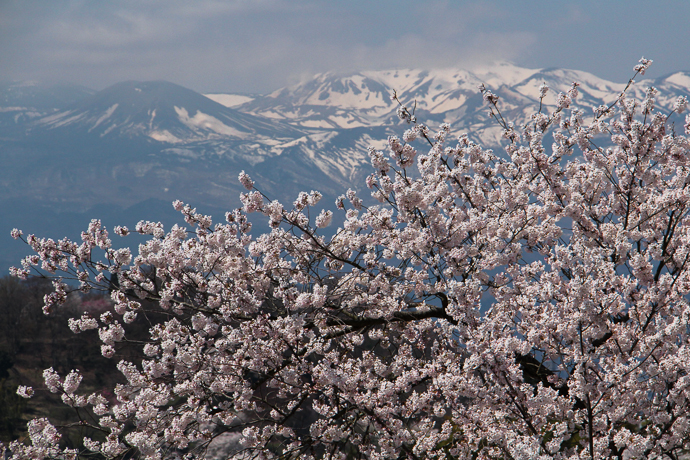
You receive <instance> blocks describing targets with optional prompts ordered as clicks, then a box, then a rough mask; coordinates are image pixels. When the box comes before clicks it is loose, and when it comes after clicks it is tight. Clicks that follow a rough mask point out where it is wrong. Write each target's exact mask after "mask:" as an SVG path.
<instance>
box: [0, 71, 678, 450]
mask: <svg viewBox="0 0 690 460" xmlns="http://www.w3.org/2000/svg"><path fill="white" fill-rule="evenodd" d="M650 63H651V61H649V60H645V59H642V60H641V61H640V64H639V65H638V66H636V67H635V71H636V74H635V76H637V75H639V74H644V72H645V70H646V69H647V67H648V66H649V65H650ZM632 83H633V80H632V79H631V81H630V83H629V84H628V87H630V85H631V84H632ZM627 89H628V88H627V87H626V90H627ZM480 90H481V92H482V94H483V96H484V99H485V101H486V103H487V105H488V107H489V110H490V115H491V116H492V117H494V118H495V119H496V122H497V123H498V124H499V126H500V127H501V129H502V130H503V134H504V136H503V138H504V142H503V146H504V150H503V151H501V152H494V151H492V150H488V149H485V148H483V147H482V146H481V145H478V144H476V143H474V142H472V141H470V139H469V137H468V135H466V134H463V135H460V136H459V138H457V140H453V141H450V140H449V137H450V127H449V126H448V125H445V124H444V125H442V126H441V127H440V129H439V130H438V131H431V130H430V128H428V127H427V126H425V125H423V124H421V123H418V122H417V120H416V119H415V116H414V113H413V111H411V110H410V109H409V108H407V107H405V106H404V105H402V104H400V107H399V110H398V114H399V115H400V117H401V118H402V119H403V120H404V121H406V122H407V123H409V129H407V130H406V131H405V132H404V134H403V135H402V137H401V138H397V137H391V138H389V139H388V149H387V150H386V151H379V150H376V149H373V148H372V149H370V151H369V154H370V157H371V163H372V166H373V170H374V172H373V173H372V174H371V176H370V177H369V178H368V179H367V186H368V187H369V189H371V194H372V196H373V198H375V199H376V200H378V202H379V204H378V205H375V206H365V205H364V203H365V202H364V201H363V200H362V199H361V198H360V197H359V196H358V195H357V193H355V192H354V191H352V190H349V191H348V192H347V193H346V194H345V195H343V196H342V197H341V198H339V199H338V200H337V202H336V207H337V209H336V210H334V211H330V210H325V209H323V210H320V209H321V208H320V207H319V205H318V203H319V200H320V198H321V195H320V194H319V193H318V192H311V193H301V194H300V195H299V196H298V197H297V199H296V200H295V201H294V203H292V204H291V205H289V206H284V205H283V204H281V203H279V202H277V201H271V200H270V199H269V198H268V197H266V196H265V195H264V194H262V193H261V191H260V190H259V189H258V188H257V186H256V185H255V184H254V182H253V181H252V180H251V178H250V177H249V176H248V175H247V174H245V173H244V172H243V173H241V174H240V177H239V180H240V181H241V183H242V184H243V185H244V186H245V187H246V188H247V189H248V192H247V193H245V194H243V195H242V197H241V198H242V203H243V207H242V208H241V209H237V210H235V211H233V212H229V213H228V214H227V215H226V216H225V217H226V222H224V223H217V224H213V222H212V219H211V217H209V216H205V215H201V214H199V213H197V212H196V211H195V209H192V208H191V207H190V206H188V205H186V204H183V203H181V202H175V203H174V206H175V208H176V209H177V210H179V211H180V212H181V213H182V215H183V216H184V220H185V222H186V226H177V225H176V226H173V227H172V228H171V229H170V230H169V231H167V232H166V231H165V230H164V228H163V225H162V224H160V223H153V222H140V223H139V224H138V225H137V227H136V232H138V233H141V234H145V235H150V238H149V239H148V240H147V241H146V243H144V244H141V245H140V246H139V250H138V255H133V254H132V252H131V251H130V250H129V249H117V250H115V249H113V248H112V243H111V240H110V236H109V234H108V232H107V231H106V229H104V228H103V227H102V226H101V224H100V222H99V221H93V222H92V223H91V225H90V226H89V228H88V230H87V231H86V232H84V233H83V234H82V241H81V242H72V241H68V240H60V241H53V240H50V239H39V238H36V237H34V236H32V235H29V236H28V237H26V238H25V241H26V242H27V243H28V244H29V245H30V246H31V247H32V248H33V249H34V250H35V252H36V255H33V256H30V257H28V258H26V259H25V260H24V261H23V268H18V269H13V273H14V274H15V275H17V276H20V277H25V276H28V275H29V274H30V273H31V272H32V271H33V270H37V271H39V272H41V273H44V274H47V275H49V276H54V278H55V279H54V286H55V291H54V292H53V293H52V294H50V295H48V296H46V298H45V312H46V313H47V314H49V313H50V312H51V311H52V310H53V309H55V308H57V307H58V306H59V305H60V304H61V302H63V301H65V299H66V298H67V296H68V293H69V291H70V290H71V289H75V288H74V287H70V286H74V285H70V284H68V282H67V281H68V280H70V279H71V280H76V281H77V282H78V283H79V286H78V289H80V290H82V291H84V292H86V291H88V290H90V289H109V290H111V291H112V300H113V302H114V308H113V311H112V312H106V313H104V314H102V315H100V317H94V316H90V315H88V314H85V315H84V316H82V317H81V318H75V319H73V320H71V321H70V327H71V328H72V330H73V331H74V332H75V333H81V332H83V331H87V330H89V329H97V330H98V334H99V336H100V339H101V341H102V347H101V351H102V354H103V356H104V357H106V358H111V359H118V358H117V355H118V350H119V347H120V346H121V344H122V343H123V342H125V341H127V340H128V336H127V327H128V325H129V324H130V323H132V322H134V321H141V320H143V319H144V318H145V317H146V316H147V314H148V313H149V311H152V310H159V311H163V312H167V317H166V318H167V319H166V320H165V321H161V322H158V323H155V324H153V325H152V327H151V329H150V335H149V337H148V338H147V340H146V341H145V343H143V344H142V346H143V353H144V354H145V358H144V359H142V361H141V362H140V363H131V362H126V361H120V362H119V364H118V369H119V370H120V372H122V374H123V375H124V377H125V378H126V381H127V383H126V384H122V385H118V386H117V387H116V388H115V389H114V394H115V395H116V400H107V399H106V398H104V397H103V396H102V395H101V394H100V393H94V394H87V393H83V392H80V391H79V384H80V381H81V378H82V377H81V374H80V371H79V370H74V371H72V372H71V373H69V374H67V375H64V376H61V375H58V374H57V373H56V372H54V371H53V370H52V369H48V370H46V371H45V372H44V377H45V384H46V386H47V388H48V389H49V390H50V391H52V392H54V393H58V394H60V395H61V397H62V400H63V401H64V403H65V404H67V405H69V406H72V407H73V408H74V411H75V414H76V418H75V423H74V425H72V426H67V427H55V426H53V425H52V424H51V423H50V422H49V421H48V420H46V419H43V418H40V419H36V420H33V421H31V422H30V423H29V426H28V432H29V438H30V439H29V441H27V442H26V443H19V442H15V443H12V444H11V445H10V446H9V451H10V452H11V458H14V459H28V458H31V459H43V458H65V459H67V458H70V459H71V458H75V457H78V456H84V457H86V456H91V455H100V456H103V457H106V458H130V457H132V456H134V457H141V458H146V459H161V458H170V457H176V456H177V457H179V456H185V457H189V458H191V457H196V456H204V455H205V454H206V453H209V452H211V451H212V450H213V449H214V448H215V447H217V446H218V445H219V444H220V443H221V442H225V443H226V447H227V450H226V451H225V452H224V455H225V457H228V458H233V459H250V458H257V459H259V458H261V459H271V458H276V459H278V458H280V459H298V458H299V459H312V458H313V459H316V458H325V459H346V458H353V459H354V458H370V459H403V458H409V459H427V458H443V459H451V458H453V459H455V458H459V459H460V458H461V459H499V458H500V459H542V458H543V459H546V458H557V459H565V458H591V459H599V458H670V459H677V458H679V455H681V454H682V453H683V451H684V450H687V449H688V448H690V415H689V414H690V336H689V335H688V332H689V330H688V322H689V321H690V305H689V304H688V293H690V266H689V264H688V261H689V259H690V216H689V214H688V211H689V209H690V143H689V142H688V138H687V137H686V136H685V135H683V134H682V133H678V132H676V130H674V129H671V128H670V127H671V123H673V122H674V121H677V120H678V116H679V114H681V113H682V112H683V111H684V110H685V108H686V106H687V100H686V99H685V98H683V97H680V98H678V100H677V102H676V104H675V106H674V107H673V109H672V110H670V111H667V112H666V113H663V112H661V111H659V110H657V109H656V108H655V93H656V90H655V89H654V88H650V89H649V90H648V91H647V93H646V98H645V99H644V100H643V101H634V100H631V99H630V98H629V97H628V96H627V95H626V91H624V92H622V93H621V94H613V95H612V96H611V103H610V105H608V106H602V107H597V108H595V109H594V113H593V114H590V115H587V114H586V112H584V111H583V110H580V109H577V108H572V107H571V106H572V105H573V101H574V100H575V99H576V98H577V97H578V85H577V84H576V83H575V84H573V86H572V88H571V89H570V91H568V92H567V93H562V94H559V95H558V96H557V106H555V107H552V108H547V107H546V105H545V104H540V106H539V111H538V112H537V113H535V114H534V115H533V116H532V117H531V119H529V120H528V121H527V122H526V123H525V124H523V125H521V126H516V125H513V124H511V123H509V122H508V121H506V120H504V119H503V116H502V114H501V111H500V99H499V97H498V96H496V95H494V94H493V93H492V92H490V91H489V90H488V89H486V88H484V87H481V88H480ZM548 91H549V88H548V87H546V85H543V86H542V87H541V88H540V96H541V98H542V102H543V99H544V97H545V96H546V94H547V92H548ZM396 100H397V99H396ZM590 113H591V112H590ZM681 123H682V120H681ZM684 123H685V125H684V130H685V134H688V133H690V117H686V118H685V121H684ZM547 134H549V135H550V136H551V137H552V138H553V143H552V145H544V139H545V135H547ZM319 210H320V212H319ZM251 213H260V214H263V215H264V216H265V217H266V218H267V219H268V221H269V224H270V226H271V228H272V231H271V232H270V233H267V234H263V235H260V236H258V237H253V236H251V234H250V232H251V223H250V221H249V219H248V214H251ZM333 222H340V223H341V224H340V227H339V228H337V229H336V230H334V231H333V230H331V231H330V232H329V229H328V227H329V226H331V229H332V228H333V226H334V225H333ZM114 232H115V233H116V234H117V235H119V236H122V237H126V236H127V235H128V234H129V230H128V229H127V228H124V227H116V228H115V230H114ZM13 236H14V237H15V238H21V239H24V237H23V236H22V233H21V232H20V231H18V230H17V231H14V232H13ZM99 251H101V252H102V253H103V254H104V255H103V256H102V258H101V259H99V258H98V257H97V254H98V253H99ZM151 305H153V307H151ZM18 392H19V394H20V395H23V396H25V397H30V396H31V394H32V392H33V389H31V388H26V387H21V388H20V389H19V390H18ZM84 426H88V427H90V428H91V429H93V430H95V432H97V433H99V434H98V436H92V438H84V440H83V446H84V448H83V449H82V450H76V449H75V450H70V449H67V448H64V446H63V447H61V445H60V442H59V440H60V436H61V432H62V430H68V429H70V428H74V427H84Z"/></svg>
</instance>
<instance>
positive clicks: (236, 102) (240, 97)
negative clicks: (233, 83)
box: [204, 93, 254, 108]
mask: <svg viewBox="0 0 690 460" xmlns="http://www.w3.org/2000/svg"><path fill="white" fill-rule="evenodd" d="M204 96H206V97H207V98H209V99H211V100H212V101H214V102H217V103H219V104H221V105H224V106H225V107H231V108H234V107H238V106H240V105H242V104H246V103H247V102H251V101H253V100H254V98H253V97H251V96H245V95H244V94H224V93H211V94H204Z"/></svg>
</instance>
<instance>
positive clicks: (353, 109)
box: [0, 63, 690, 265]
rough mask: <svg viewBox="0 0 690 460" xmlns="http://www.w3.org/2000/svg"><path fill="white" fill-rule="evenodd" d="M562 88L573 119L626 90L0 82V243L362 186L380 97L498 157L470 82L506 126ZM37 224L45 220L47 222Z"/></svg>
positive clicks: (511, 72) (412, 77) (372, 76)
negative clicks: (73, 223) (18, 233)
mask: <svg viewBox="0 0 690 460" xmlns="http://www.w3.org/2000/svg"><path fill="white" fill-rule="evenodd" d="M574 81H576V82H578V83H580V87H579V90H580V91H579V92H580V96H579V97H578V100H577V101H576V105H577V106H578V107H580V108H583V109H585V111H586V113H587V111H588V110H589V109H590V108H591V107H597V106H599V105H602V104H609V103H611V102H612V101H614V100H615V99H616V97H617V95H618V93H619V92H620V91H621V90H622V89H623V88H624V86H625V84H626V83H627V81H626V80H625V78H622V79H621V82H611V81H607V80H604V79H601V78H598V77H596V76H595V75H592V74H590V73H586V72H582V71H578V70H567V69H525V68H521V67H517V66H514V65H511V64H505V63H504V64H498V65H495V66H491V67H487V68H484V69H474V70H472V71H467V70H462V69H441V70H438V69H437V70H418V69H398V70H383V71H363V72H356V73H350V74H345V75H340V74H333V73H326V74H320V75H316V76H315V77H314V78H312V79H310V80H308V81H305V82H303V83H301V84H299V85H294V86H290V87H286V88H282V89H278V90H276V91H274V92H272V93H270V94H267V95H241V94H222V93H210V94H208V95H206V96H204V95H201V94H199V93H196V92H194V91H192V90H190V89H187V88H183V87H181V86H178V85H175V84H172V83H168V82H162V81H157V82H131V81H130V82H123V83H119V84H116V85H113V86H111V87H110V88H107V89H105V90H103V91H100V92H94V91H91V90H88V89H86V88H82V87H76V86H70V85H62V86H54V87H50V86H45V85H40V84H36V83H12V84H8V85H4V86H2V85H0V161H2V165H3V168H0V204H2V203H6V204H8V205H9V204H11V205H12V206H11V209H9V210H6V211H3V212H5V215H6V216H8V217H7V219H5V220H6V226H8V225H9V226H10V227H8V229H4V228H0V234H8V232H9V229H10V228H12V226H14V225H15V224H14V223H13V218H12V216H15V215H16V216H20V217H21V216H24V217H26V216H33V217H31V220H32V221H33V222H40V221H41V218H42V217H41V216H45V215H47V214H46V211H45V209H46V206H48V207H49V209H50V211H51V212H50V213H49V214H50V215H53V214H54V215H55V216H56V217H55V218H56V219H58V220H59V216H62V215H63V214H62V213H64V212H67V211H70V212H81V211H84V210H86V209H90V208H92V207H93V206H99V208H98V209H99V210H101V211H99V212H103V213H105V215H111V214H112V215H120V214H117V213H115V214H113V212H111V211H104V210H106V209H111V208H109V206H110V207H112V206H120V207H122V208H125V207H128V206H135V205H138V203H141V202H143V201H145V200H147V199H152V200H159V201H157V202H158V203H161V202H168V203H169V202H170V201H172V200H174V199H182V200H184V201H187V202H189V203H191V204H193V205H199V206H203V205H206V206H210V207H214V208H216V209H230V208H233V207H236V206H238V205H239V200H238V196H239V193H240V192H241V191H242V188H241V186H240V185H239V184H238V182H237V175H238V173H239V171H241V170H245V171H247V172H248V173H249V174H250V175H251V176H252V177H253V178H254V179H255V181H256V183H257V185H258V186H259V187H260V188H261V189H262V191H264V192H265V193H266V194H267V195H268V196H270V197H271V198H276V199H280V200H282V201H283V202H284V203H290V202H292V200H294V198H295V197H296V195H297V193H298V192H299V191H301V190H311V189H314V190H320V191H321V192H322V193H324V195H325V196H326V198H327V199H332V198H334V197H335V196H337V195H339V194H341V193H342V192H343V191H344V190H346V189H347V188H348V187H352V188H356V189H360V190H362V189H364V186H363V184H364V178H365V177H366V176H367V175H368V174H369V173H370V172H371V167H370V165H369V158H368V155H367V148H368V147H369V146H370V145H373V146H375V147H376V148H384V146H385V144H386V139H387V137H388V136H390V135H401V134H402V132H403V131H404V130H405V129H406V128H407V126H405V125H403V124H402V123H401V121H400V120H399V119H398V118H397V116H396V108H397V104H396V103H395V102H394V101H392V100H391V95H392V94H393V92H394V91H395V93H396V94H397V96H398V98H399V100H400V101H402V103H404V104H405V105H407V106H408V107H410V109H412V108H413V107H414V109H415V113H416V115H417V118H418V119H419V121H421V122H424V123H426V124H428V125H429V126H430V127H431V128H432V129H434V128H436V127H438V125H439V124H440V123H442V122H448V123H451V126H452V129H453V131H454V132H457V133H460V132H468V133H470V135H471V136H473V138H474V139H475V140H476V141H481V142H482V143H483V144H484V145H486V146H490V147H492V148H494V149H497V151H498V149H500V143H501V142H502V139H501V129H500V128H499V127H498V126H497V125H496V123H495V122H494V121H493V120H490V119H489V116H488V114H487V107H486V104H485V103H484V101H483V100H482V97H481V94H480V93H479V90H478V88H477V87H478V85H479V84H482V83H483V84H485V85H486V87H487V88H489V89H490V90H491V91H493V92H494V93H496V94H498V95H499V97H500V100H499V107H500V108H501V111H502V113H503V115H504V116H505V117H506V118H507V119H509V120H512V121H515V122H516V123H518V124H519V123H522V122H524V121H525V120H526V119H527V117H528V116H529V115H530V114H531V113H532V112H533V111H534V110H535V109H536V108H537V107H538V105H539V99H538V95H539V86H541V85H542V84H543V83H546V84H547V85H548V86H549V88H550V91H549V93H548V95H547V97H546V99H545V101H544V102H545V103H546V104H547V108H546V110H550V109H551V108H550V107H549V106H550V105H553V104H555V98H556V97H557V95H558V92H560V91H567V90H568V89H569V88H570V86H571V84H572V82H574ZM648 86H655V87H656V88H657V89H658V99H657V107H658V108H662V109H668V108H670V107H671V106H672V104H673V101H674V100H675V99H676V98H677V97H678V96H680V95H685V96H689V97H690V73H688V72H677V73H674V74H673V75H669V76H666V77H663V78H659V79H656V80H640V81H638V82H636V83H635V84H634V86H633V87H632V89H631V90H630V94H631V96H634V97H636V98H638V99H640V98H642V97H644V93H645V90H646V88H647V87H648ZM588 113H592V112H591V111H589V112H588ZM419 148H420V149H421V148H424V147H423V146H422V145H421V144H420V145H419ZM324 202H326V203H327V202H328V201H327V200H326V201H324ZM32 203H33V204H32ZM118 212H120V213H121V211H118ZM32 213H33V214H32ZM108 213H110V214H108ZM89 217H101V215H95V216H89ZM70 219H71V218H70ZM51 222H52V223H50V224H48V223H46V224H45V225H46V226H47V225H51V226H54V225H58V226H59V225H60V224H59V222H57V221H55V220H53V221H51ZM56 222H57V223H56ZM126 224H129V225H132V223H126ZM5 230H7V231H5ZM32 230H35V229H32ZM2 232H5V233H2ZM51 236H56V235H51ZM3 251H4V248H2V243H0V253H3ZM2 263H4V262H2ZM10 263H16V260H12V261H6V265H9V264H10Z"/></svg>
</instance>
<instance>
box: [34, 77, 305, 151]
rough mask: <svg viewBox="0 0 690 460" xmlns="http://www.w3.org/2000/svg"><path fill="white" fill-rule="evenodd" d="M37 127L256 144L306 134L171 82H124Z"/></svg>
mask: <svg viewBox="0 0 690 460" xmlns="http://www.w3.org/2000/svg"><path fill="white" fill-rule="evenodd" d="M33 127H34V129H38V130H44V131H45V130H48V131H50V130H58V129H61V130H64V129H65V128H67V129H69V130H71V131H73V132H75V133H77V132H78V133H82V134H83V133H89V134H92V135H98V136H100V137H106V136H107V137H122V136H125V137H137V136H145V137H149V138H151V139H153V140H155V141H159V142H164V143H169V144H182V143H187V142H190V141H207V140H216V139H231V140H240V141H248V140H251V141H253V142H255V141H260V140H262V139H275V138H286V139H291V138H294V137H295V135H299V134H300V132H299V131H297V130H295V129H294V128H293V127H291V126H288V125H285V124H282V123H279V122H274V121H271V120H267V119H265V118H257V117H254V116H252V115H249V114H245V113H241V112H238V111H236V110H233V109H230V108H228V107H225V106H224V105H221V104H219V103H217V102H214V101H212V100H210V99H209V98H207V97H204V96H202V95H201V94H198V93H196V92H194V91H192V90H189V89H187V88H184V87H182V86H179V85H175V84H173V83H169V82H165V81H154V82H135V81H128V82H123V83H118V84H116V85H113V86H111V87H109V88H107V89H105V90H103V91H100V92H98V93H96V94H93V95H92V96H89V97H87V98H85V99H83V100H81V101H80V102H79V103H77V104H76V105H74V106H73V107H69V108H68V109H66V110H62V111H59V112H57V113H54V114H51V115H49V116H46V117H43V118H41V119H39V120H37V121H36V122H35V123H34V125H33Z"/></svg>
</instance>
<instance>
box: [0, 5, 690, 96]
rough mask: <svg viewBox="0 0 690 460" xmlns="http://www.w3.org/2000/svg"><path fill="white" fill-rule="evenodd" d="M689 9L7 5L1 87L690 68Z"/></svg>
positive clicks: (202, 86) (257, 88)
mask: <svg viewBox="0 0 690 460" xmlns="http://www.w3.org/2000/svg"><path fill="white" fill-rule="evenodd" d="M689 23H690V1H688V0H675V1H664V0H646V1H641V0H625V1H623V0H620V1H610V0H609V1H607V0H599V1H559V0H550V1H520V0H489V1H474V2H473V1H466V2H460V1H457V2H452V1H421V0H416V1H414V0H380V1H376V0H318V1H317V0H227V1H221V0H118V1H110V0H0V81H5V80H16V79H39V80H43V81H69V82H74V83H80V84H83V85H86V86H89V87H91V88H94V89H102V88H104V87H106V86H108V85H110V84H112V83H115V82H118V81H122V80H152V79H164V80H169V81H172V82H175V83H178V84H181V85H184V86H187V87H189V88H192V89H195V90H198V91H206V92H208V91H227V92H233V91H237V92H267V91H271V90H273V89H276V88H278V87H280V86H284V85H286V84H290V83H295V82H297V81H299V80H300V79H303V78H305V77H307V76H310V75H312V74H314V73H317V72H323V71H328V70H337V71H349V70H363V69H384V68H404V67H416V68H419V67H426V68H429V67H460V68H472V67H473V66H475V65H477V64H481V63H484V62H488V61H493V60H508V61H511V62H514V63H516V64H518V65H523V66H526V67H568V68H576V69H581V70H586V71H589V72H592V73H594V74H596V75H599V76H601V77H604V78H608V79H612V80H617V81H623V80H626V79H627V78H628V77H629V75H630V73H631V69H632V67H633V65H634V64H635V63H636V61H637V60H638V59H639V58H640V57H641V56H643V55H644V56H645V57H648V58H651V59H654V65H653V66H652V69H651V70H650V76H653V77H654V76H661V75H664V74H667V73H671V72H673V71H676V70H690V25H689Z"/></svg>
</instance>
